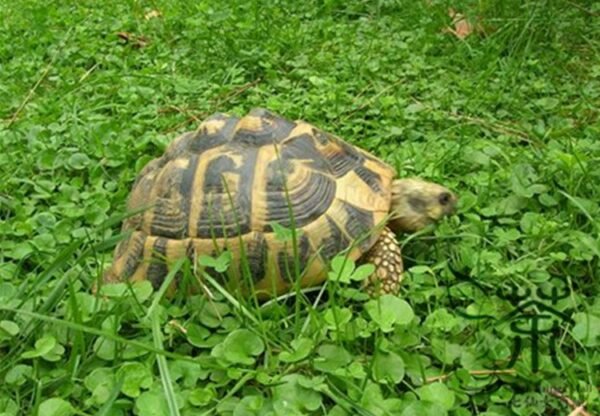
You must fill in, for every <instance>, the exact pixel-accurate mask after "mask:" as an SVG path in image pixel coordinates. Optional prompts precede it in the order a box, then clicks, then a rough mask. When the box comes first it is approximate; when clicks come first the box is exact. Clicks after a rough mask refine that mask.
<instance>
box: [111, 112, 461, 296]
mask: <svg viewBox="0 0 600 416" xmlns="http://www.w3.org/2000/svg"><path fill="white" fill-rule="evenodd" d="M456 201H457V197H456V196H455V195H454V194H453V193H452V192H451V191H449V190H448V189H446V188H445V187H443V186H441V185H438V184H436V183H432V182H428V181H425V180H422V179H419V178H406V179H396V178H395V171H394V169H393V168H392V167H391V166H390V165H388V164H386V163H385V162H383V161H382V160H380V159H378V158H377V157H375V156H373V155H372V154H370V153H368V152H366V151H364V150H362V149H360V148H358V147H356V146H353V145H351V144H349V143H347V142H345V141H343V140H342V139H341V138H339V137H337V136H334V135H332V134H329V133H326V132H324V131H322V130H320V129H318V128H317V127H314V126H313V125H311V124H309V123H307V122H304V121H289V120H287V119H284V118H282V117H280V116H278V115H276V114H274V113H272V112H270V111H268V110H266V109H261V108H256V109H253V110H252V111H250V112H249V113H248V114H247V115H245V116H244V117H242V118H238V117H234V116H230V115H227V114H222V113H217V114H214V115H212V116H210V117H208V118H207V119H206V120H205V121H203V122H202V123H201V125H200V126H199V127H198V129H196V131H193V132H188V133H184V134H183V135H181V136H179V137H178V138H177V139H175V140H174V141H173V142H172V143H171V144H170V145H169V146H168V148H167V149H166V151H165V153H164V154H163V155H162V157H159V158H157V159H154V160H152V161H150V162H149V163H148V164H147V165H146V166H145V167H144V168H143V169H142V171H141V172H140V174H139V175H138V177H137V179H136V180H135V183H134V185H133V189H132V191H131V194H130V196H129V200H128V204H127V208H128V209H129V210H132V211H138V213H137V214H135V215H133V216H131V217H129V218H128V219H126V220H125V221H124V222H123V226H122V230H123V231H125V232H126V234H128V236H127V237H126V238H125V239H123V240H122V241H121V242H120V243H119V244H118V245H117V247H116V249H115V252H114V261H113V264H112V266H111V267H110V268H109V269H108V270H107V271H106V273H105V275H104V281H106V282H115V281H124V280H129V281H140V280H145V279H147V280H149V281H150V282H151V283H152V285H153V286H154V287H155V288H156V287H159V286H160V285H161V284H162V282H163V281H164V278H165V276H166V275H167V273H168V271H169V267H170V265H172V264H173V262H174V261H175V260H177V259H180V258H182V257H188V258H191V259H192V260H193V259H195V258H196V256H199V255H215V254H216V253H219V252H220V250H223V249H225V248H226V249H227V250H228V251H229V252H230V253H231V254H232V260H231V264H230V267H229V271H228V276H227V280H226V281H227V282H228V283H227V285H228V288H229V289H236V288H239V289H241V290H242V291H244V292H247V291H248V290H253V291H254V292H255V293H256V294H257V296H258V297H259V298H265V297H271V296H274V295H279V294H282V293H284V292H287V291H289V290H290V289H291V288H293V287H294V282H295V281H297V278H296V279H295V278H294V277H293V276H291V273H289V270H290V269H291V268H290V265H293V264H294V260H293V259H294V255H296V257H297V259H298V263H297V264H299V268H300V269H301V271H302V274H301V275H300V282H299V284H300V286H301V287H310V286H314V285H318V284H320V283H322V282H323V281H324V280H325V279H326V278H327V271H328V265H329V262H330V261H331V259H332V258H333V257H334V256H336V255H338V254H339V253H341V252H345V253H346V255H347V256H348V257H349V258H350V259H352V260H359V261H361V262H369V263H372V264H374V265H375V272H374V273H373V274H372V276H370V277H369V278H368V279H366V281H367V283H366V284H365V286H367V289H368V290H369V291H371V292H372V291H373V289H374V288H376V289H377V290H376V292H377V293H397V292H398V289H399V285H400V282H401V280H402V274H403V264H402V258H401V252H400V247H399V245H398V242H397V241H396V235H395V234H396V233H398V232H413V231H416V230H419V229H421V228H423V227H425V226H426V225H428V224H430V223H433V222H435V221H437V220H439V219H441V218H442V217H444V216H446V215H449V214H451V213H452V212H453V210H454V207H455V204H456ZM278 225H279V226H282V227H284V229H285V228H288V229H290V228H291V229H294V230H296V231H297V232H296V233H292V234H293V235H295V238H296V244H293V242H292V243H291V242H290V241H286V240H285V239H281V238H277V233H276V231H277V229H276V228H277V227H278ZM280 229H281V228H280ZM243 256H244V257H245V259H246V261H245V262H243V263H242V261H241V259H242V257H243ZM242 266H244V267H245V270H246V271H249V272H250V273H249V274H250V276H251V279H250V280H251V281H250V282H248V279H246V278H242V277H243V274H244V273H243V267H242ZM292 268H293V267H292ZM247 275H248V273H246V276H247ZM296 276H298V275H297V274H296ZM176 280H177V279H176ZM173 284H174V285H175V284H176V282H173ZM171 289H172V290H173V287H172V288H171Z"/></svg>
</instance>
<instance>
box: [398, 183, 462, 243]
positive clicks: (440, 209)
mask: <svg viewBox="0 0 600 416" xmlns="http://www.w3.org/2000/svg"><path fill="white" fill-rule="evenodd" d="M457 201H458V198H457V197H456V195H454V194H453V193H452V192H451V191H450V190H448V189H447V188H444V187H443V186H441V185H439V184H437V183H433V182H428V181H424V180H422V179H418V178H409V179H396V180H395V181H394V182H393V184H392V207H391V219H390V228H392V230H394V231H395V232H413V231H418V230H420V229H422V228H424V227H425V226H427V225H429V224H432V223H434V222H436V221H438V220H440V219H441V218H443V217H445V216H447V215H450V214H452V213H453V212H454V210H455V208H456V203H457Z"/></svg>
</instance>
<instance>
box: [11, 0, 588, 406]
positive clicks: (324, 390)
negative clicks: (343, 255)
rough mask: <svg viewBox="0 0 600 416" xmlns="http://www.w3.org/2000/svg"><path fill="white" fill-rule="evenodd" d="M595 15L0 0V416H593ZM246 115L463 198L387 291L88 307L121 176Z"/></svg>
mask: <svg viewBox="0 0 600 416" xmlns="http://www.w3.org/2000/svg"><path fill="white" fill-rule="evenodd" d="M450 8H452V9H453V11H452V12H450V13H449V9H450ZM457 13H458V14H457ZM599 14H600V8H599V7H598V4H595V3H594V2H589V1H577V0H572V1H562V0H552V1H551V0H541V1H530V2H520V1H512V0H510V1H503V2H495V1H488V0H481V1H477V2H476V1H456V2H451V3H450V2H445V1H436V0H432V1H404V0H396V1H393V0H380V1H377V2H364V1H358V0H349V1H335V0H331V1H325V2H317V1H306V2H286V1H274V2H258V1H254V0H253V1H237V0H234V1H231V2H226V3H220V4H217V3H214V2H207V1H199V2H175V1H172V0H163V1H152V2H150V1H148V2H145V1H138V2H133V1H130V2H93V3H92V2H77V3H75V2H36V1H26V0H19V1H14V2H13V1H1V2H0V16H1V19H0V27H1V30H0V120H1V121H0V146H1V151H0V167H1V169H0V236H1V238H0V415H3V416H4V415H11V416H12V415H38V414H39V415H44V416H47V415H50V416H56V415H93V414H94V415H95V414H97V415H126V414H137V415H143V416H149V415H168V414H172V415H178V414H179V415H200V414H203V415H304V414H306V415H321V414H323V415H325V414H327V415H336V416H339V415H405V416H408V415H428V414H436V415H444V414H448V415H470V414H478V415H487V416H497V415H502V416H504V415H554V414H556V415H559V414H560V415H562V414H569V413H570V412H573V413H572V414H580V415H585V414H599V413H600V399H599V397H598V395H599V393H600V391H599V390H598V388H599V386H600V348H599V347H600V298H599V297H598V293H599V292H600V272H599V267H598V265H599V258H600V238H599V235H598V232H599V227H600V223H599V221H598V216H599V214H600V212H599V207H598V201H599V199H600V142H599V141H598V136H599V135H600V128H599V127H600V123H599V120H598V104H599V102H600V60H599V59H598V56H600V55H599V52H600V51H599V46H600V37H599V35H600V33H599V31H600V26H599V25H598V24H597V23H598V15H599ZM450 15H452V16H453V17H451V16H450ZM461 16H462V17H461ZM461 19H465V20H461ZM466 23H469V25H466ZM256 106H260V107H267V108H270V109H271V110H273V111H275V112H278V113H280V114H282V115H284V116H286V117H289V118H302V119H305V120H308V121H310V122H311V123H313V124H315V125H318V126H320V127H322V128H323V129H324V130H326V131H330V132H334V133H336V134H338V135H340V136H341V137H344V138H345V139H346V140H348V141H349V142H352V143H354V144H356V145H359V146H361V147H363V148H365V149H367V150H369V151H371V152H372V153H374V154H376V155H378V156H379V157H381V158H383V159H384V160H386V161H387V162H389V163H390V164H392V165H393V166H395V167H396V168H397V170H398V173H399V175H400V176H408V175H419V176H423V177H425V178H428V179H430V180H434V181H437V182H440V183H443V184H445V185H446V186H448V187H450V188H452V189H453V190H455V191H456V192H457V193H458V194H459V196H460V198H461V199H460V209H459V213H458V214H457V215H456V216H454V217H452V218H450V219H448V220H447V221H445V222H443V223H442V224H440V225H439V226H438V227H437V228H435V229H434V230H428V231H426V232H424V233H421V234H418V235H412V236H408V235H405V236H400V241H401V242H402V244H403V252H404V256H405V262H406V267H407V269H408V271H407V276H406V279H405V284H404V285H403V287H402V292H401V294H400V296H399V297H393V296H385V297H383V298H380V299H379V300H373V299H369V298H368V297H366V296H364V295H363V294H361V293H360V292H359V291H358V290H356V287H357V285H356V283H354V281H355V280H359V278H360V277H361V275H363V274H364V273H363V272H364V270H361V269H360V268H359V267H358V265H356V267H355V268H353V267H349V266H348V265H342V264H340V263H339V262H337V263H334V264H333V265H332V277H334V278H332V279H330V281H328V282H327V284H326V286H325V287H324V289H323V291H322V293H321V296H318V297H316V296H315V294H314V293H313V294H312V295H311V294H309V295H306V296H296V295H294V296H291V297H289V298H286V299H283V300H278V301H273V302H269V303H267V304H266V305H264V304H257V303H256V302H254V300H253V299H240V298H238V297H234V296H230V295H228V294H227V293H226V292H225V293H222V292H221V291H219V286H218V284H210V285H209V286H210V288H211V293H212V294H213V298H212V299H209V298H208V297H207V296H205V295H202V294H198V295H194V296H187V295H183V294H182V293H179V294H177V295H176V296H175V298H173V299H171V300H168V299H166V298H165V297H164V293H163V291H161V290H158V291H155V290H153V289H152V287H151V286H150V285H149V284H148V283H137V284H134V285H130V286H128V285H124V284H120V285H111V286H106V287H103V289H102V292H101V294H102V296H98V295H94V294H93V293H92V290H91V288H92V286H93V284H94V283H95V282H97V281H98V279H99V278H100V276H101V274H102V271H103V270H104V269H105V268H106V267H107V266H108V263H109V262H110V260H111V254H112V253H111V252H112V247H114V245H115V243H116V242H117V240H118V238H119V222H120V219H121V218H122V216H123V214H124V211H123V210H124V203H125V199H126V196H127V194H128V192H129V189H130V187H131V184H132V181H133V179H134V177H135V176H136V174H137V172H139V170H140V169H141V168H142V167H143V166H144V164H145V163H146V162H148V161H149V160H150V159H152V158H155V157H157V156H159V155H160V154H161V153H162V151H163V150H164V148H165V147H166V146H167V145H168V143H169V142H170V141H171V140H172V139H174V138H175V137H176V136H177V135H178V134H179V133H182V132H184V131H188V130H191V129H193V128H194V127H195V126H197V124H198V123H199V122H200V121H201V120H202V119H203V118H204V117H206V116H208V115H209V114H211V113H213V112H216V111H226V112H231V113H237V114H244V113H245V112H246V111H247V110H249V109H250V108H252V107H256ZM279 234H280V236H279V237H280V238H288V237H289V235H288V234H289V230H285V229H281V230H279ZM202 261H204V262H205V263H207V264H210V265H211V266H213V267H214V269H224V268H226V267H227V257H226V256H223V257H220V258H216V259H211V258H204V259H203V260H202ZM176 267H179V268H180V270H181V271H182V272H183V273H184V274H185V275H187V276H192V275H193V272H194V268H193V265H190V264H189V263H186V262H181V263H179V264H177V266H176ZM172 277H173V276H172V275H171V276H169V277H168V278H167V279H170V278H172ZM209 278H210V276H209ZM213 283H216V282H213ZM534 328H535V330H534ZM580 405H583V407H579V408H578V406H580Z"/></svg>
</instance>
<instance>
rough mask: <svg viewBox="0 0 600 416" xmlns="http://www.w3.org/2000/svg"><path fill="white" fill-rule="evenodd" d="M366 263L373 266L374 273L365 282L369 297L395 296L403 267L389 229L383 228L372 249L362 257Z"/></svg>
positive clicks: (398, 249)
mask: <svg viewBox="0 0 600 416" xmlns="http://www.w3.org/2000/svg"><path fill="white" fill-rule="evenodd" d="M363 260H364V261H365V262H367V263H371V264H373V265H375V272H374V273H373V274H372V275H371V276H370V277H369V279H368V280H367V281H366V283H365V286H366V290H367V292H369V294H371V295H379V294H386V293H390V294H397V293H398V291H399V289H400V283H401V282H402V278H403V276H402V273H403V271H404V266H403V264H402V255H401V252H400V246H399V245H398V242H397V241H396V236H395V234H394V232H393V231H392V230H390V229H389V228H387V227H386V228H384V229H383V231H382V233H381V235H380V236H379V239H378V240H377V242H375V244H374V245H373V247H371V249H370V250H369V251H368V252H367V253H366V254H365V255H364V256H363Z"/></svg>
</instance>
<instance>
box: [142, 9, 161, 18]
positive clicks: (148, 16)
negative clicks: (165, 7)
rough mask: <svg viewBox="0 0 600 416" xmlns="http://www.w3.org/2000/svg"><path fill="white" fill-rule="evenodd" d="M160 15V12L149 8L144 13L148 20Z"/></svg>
mask: <svg viewBox="0 0 600 416" xmlns="http://www.w3.org/2000/svg"><path fill="white" fill-rule="evenodd" d="M160 16H162V14H161V12H159V11H158V10H150V11H149V12H148V13H146V14H145V15H144V19H146V20H150V19H154V18H155V17H160Z"/></svg>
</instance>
